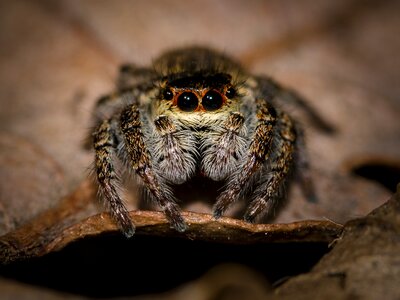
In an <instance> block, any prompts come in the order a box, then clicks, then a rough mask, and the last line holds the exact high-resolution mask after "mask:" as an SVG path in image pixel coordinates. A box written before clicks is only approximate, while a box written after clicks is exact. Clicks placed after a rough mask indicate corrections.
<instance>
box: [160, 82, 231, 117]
mask: <svg viewBox="0 0 400 300" xmlns="http://www.w3.org/2000/svg"><path fill="white" fill-rule="evenodd" d="M225 95H226V97H228V98H229V99H231V98H233V97H234V96H235V90H234V89H233V88H229V89H228V90H227V91H226V94H225ZM163 96H164V99H165V100H172V98H173V97H174V94H173V93H172V91H171V90H165V91H164V95H163ZM223 102H224V101H223V99H222V95H221V94H220V93H219V92H217V91H214V90H210V91H208V92H207V93H206V94H205V95H204V96H203V98H202V99H201V105H202V106H203V108H204V109H205V110H207V111H214V110H217V109H219V108H221V106H222V104H223ZM177 106H178V107H179V108H180V109H181V110H183V111H186V112H189V111H194V110H195V109H196V108H197V107H198V106H199V99H198V98H197V96H196V95H195V94H194V93H192V92H183V93H182V94H180V95H179V96H178V99H177Z"/></svg>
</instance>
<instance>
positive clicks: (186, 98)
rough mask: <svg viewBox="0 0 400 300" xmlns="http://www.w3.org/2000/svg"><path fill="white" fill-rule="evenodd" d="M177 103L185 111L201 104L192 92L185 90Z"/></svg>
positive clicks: (192, 109)
mask: <svg viewBox="0 0 400 300" xmlns="http://www.w3.org/2000/svg"><path fill="white" fill-rule="evenodd" d="M177 105H178V107H179V108H180V109H181V110H183V111H194V110H195V109H196V108H197V106H198V105H199V100H198V99H197V96H196V95H195V94H193V93H192V92H184V93H182V94H180V95H179V97H178V103H177Z"/></svg>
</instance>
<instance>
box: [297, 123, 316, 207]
mask: <svg viewBox="0 0 400 300" xmlns="http://www.w3.org/2000/svg"><path fill="white" fill-rule="evenodd" d="M295 130H296V136H297V138H296V151H295V159H294V161H295V176H296V179H298V182H299V183H300V187H301V189H302V192H303V194H304V196H305V197H306V198H307V200H308V201H309V202H313V203H315V202H317V195H316V194H315V188H314V184H313V180H312V177H311V169H310V163H309V158H308V152H307V149H306V147H305V141H304V133H303V130H302V129H301V128H300V127H299V126H298V125H297V126H295Z"/></svg>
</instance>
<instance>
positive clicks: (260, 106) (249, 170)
mask: <svg viewBox="0 0 400 300" xmlns="http://www.w3.org/2000/svg"><path fill="white" fill-rule="evenodd" d="M276 117H277V116H276V111H275V109H274V108H273V107H272V106H271V105H270V104H269V103H268V102H266V101H264V100H259V101H257V121H256V122H257V124H256V126H255V131H254V134H253V137H252V143H251V144H250V147H249V149H248V154H247V157H246V156H245V161H244V164H243V165H239V166H238V168H237V170H236V171H235V172H234V173H233V176H232V177H231V179H230V180H229V181H228V184H227V187H226V189H225V191H224V192H222V194H221V195H220V196H219V197H218V199H217V202H216V204H215V205H214V217H215V218H219V217H221V216H222V214H223V213H224V212H225V211H226V210H227V209H228V207H229V206H230V205H231V204H232V203H233V202H235V201H236V200H237V199H238V198H239V196H240V195H241V193H242V192H243V191H245V190H247V188H248V186H249V184H250V183H251V182H252V180H253V176H254V175H255V174H257V173H258V172H259V170H260V167H261V166H262V165H263V164H264V162H265V161H266V160H267V159H268V157H269V155H270V150H271V146H272V142H273V136H274V130H275V124H276Z"/></svg>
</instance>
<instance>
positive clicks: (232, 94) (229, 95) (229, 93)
mask: <svg viewBox="0 0 400 300" xmlns="http://www.w3.org/2000/svg"><path fill="white" fill-rule="evenodd" d="M225 95H226V97H227V98H228V99H232V98H233V97H235V95H236V90H235V89H234V88H233V87H230V88H229V89H228V90H227V91H226V93H225Z"/></svg>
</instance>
